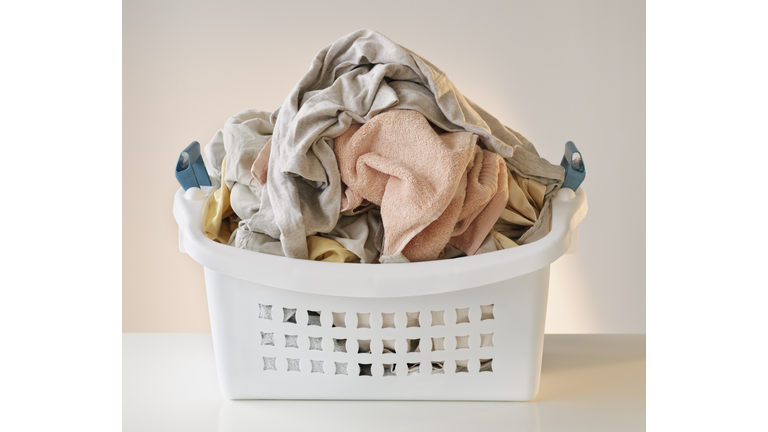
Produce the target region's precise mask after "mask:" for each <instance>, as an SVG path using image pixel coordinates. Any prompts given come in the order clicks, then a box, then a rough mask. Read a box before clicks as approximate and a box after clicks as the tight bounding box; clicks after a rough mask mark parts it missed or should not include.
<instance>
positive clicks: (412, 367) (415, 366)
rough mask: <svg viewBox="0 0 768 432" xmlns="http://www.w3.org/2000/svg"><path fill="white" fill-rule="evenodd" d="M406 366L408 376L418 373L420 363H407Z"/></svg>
mask: <svg viewBox="0 0 768 432" xmlns="http://www.w3.org/2000/svg"><path fill="white" fill-rule="evenodd" d="M407 364H408V375H413V374H417V373H419V368H420V365H421V363H407Z"/></svg>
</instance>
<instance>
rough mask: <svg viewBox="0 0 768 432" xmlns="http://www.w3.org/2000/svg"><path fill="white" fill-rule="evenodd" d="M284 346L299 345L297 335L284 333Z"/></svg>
mask: <svg viewBox="0 0 768 432" xmlns="http://www.w3.org/2000/svg"><path fill="white" fill-rule="evenodd" d="M285 347H286V348H298V347H299V335H285Z"/></svg>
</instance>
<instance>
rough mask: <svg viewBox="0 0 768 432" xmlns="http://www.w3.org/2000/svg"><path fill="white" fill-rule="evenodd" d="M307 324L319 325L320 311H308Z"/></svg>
mask: <svg viewBox="0 0 768 432" xmlns="http://www.w3.org/2000/svg"><path fill="white" fill-rule="evenodd" d="M307 315H308V317H307V325H308V326H311V325H313V326H319V325H320V311H311V310H308V311H307Z"/></svg>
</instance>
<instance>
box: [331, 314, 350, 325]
mask: <svg viewBox="0 0 768 432" xmlns="http://www.w3.org/2000/svg"><path fill="white" fill-rule="evenodd" d="M331 315H333V325H332V326H331V327H343V328H346V327H347V323H345V322H344V318H345V317H346V316H347V313H346V312H331Z"/></svg>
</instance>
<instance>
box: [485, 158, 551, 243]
mask: <svg viewBox="0 0 768 432" xmlns="http://www.w3.org/2000/svg"><path fill="white" fill-rule="evenodd" d="M507 185H508V189H509V198H508V200H507V203H506V206H505V208H504V211H502V213H501V216H500V217H499V219H498V220H497V221H496V224H495V225H494V226H493V229H494V230H495V231H498V232H499V233H501V234H503V235H504V236H506V237H508V238H510V239H512V240H515V241H516V243H518V244H520V243H521V242H519V241H517V240H518V239H519V238H520V237H521V236H522V235H523V234H524V233H525V232H526V231H527V230H529V229H530V227H532V226H534V224H536V223H537V221H538V220H539V216H540V215H541V214H542V209H543V207H544V196H545V192H546V189H547V187H546V186H544V185H543V184H541V183H539V182H537V181H536V180H533V179H529V178H525V177H522V176H520V175H519V174H517V173H515V172H511V173H508V180H507Z"/></svg>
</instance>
